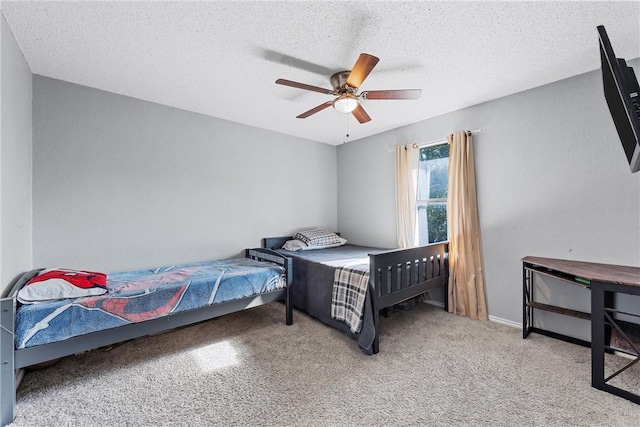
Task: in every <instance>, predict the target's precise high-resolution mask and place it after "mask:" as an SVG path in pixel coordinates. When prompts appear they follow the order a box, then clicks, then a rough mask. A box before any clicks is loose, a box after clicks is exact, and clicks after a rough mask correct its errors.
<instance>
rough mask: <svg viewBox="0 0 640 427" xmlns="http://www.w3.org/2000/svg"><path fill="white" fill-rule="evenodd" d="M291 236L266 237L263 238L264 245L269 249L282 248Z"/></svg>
mask: <svg viewBox="0 0 640 427" xmlns="http://www.w3.org/2000/svg"><path fill="white" fill-rule="evenodd" d="M287 240H291V236H281V237H265V238H264V239H262V247H263V248H267V249H280V248H281V247H282V245H284V244H285V242H286V241H287Z"/></svg>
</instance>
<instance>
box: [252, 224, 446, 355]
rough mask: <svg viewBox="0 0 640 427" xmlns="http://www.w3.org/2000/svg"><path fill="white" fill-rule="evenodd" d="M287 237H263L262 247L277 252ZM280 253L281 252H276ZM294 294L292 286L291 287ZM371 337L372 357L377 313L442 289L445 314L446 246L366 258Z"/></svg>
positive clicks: (377, 339) (375, 349) (377, 336)
mask: <svg viewBox="0 0 640 427" xmlns="http://www.w3.org/2000/svg"><path fill="white" fill-rule="evenodd" d="M287 240H291V237H290V236H284V237H266V238H264V239H263V240H262V245H263V246H264V247H265V248H269V249H274V250H275V249H279V248H282V245H284V243H285V242H286V241H287ZM280 253H282V252H280ZM291 285H292V287H293V288H294V292H295V283H292V284H291ZM369 286H370V290H371V296H372V299H373V300H372V301H371V305H372V309H373V323H374V327H375V338H374V341H373V354H376V353H378V352H379V351H380V312H381V311H383V310H385V309H387V308H389V307H392V306H394V305H396V304H398V303H401V302H403V301H406V300H408V299H411V298H414V297H417V296H419V295H421V294H423V293H424V292H427V291H429V290H431V289H435V288H438V287H441V286H442V287H444V310H445V311H449V298H448V297H449V292H448V288H449V243H448V242H441V243H433V244H430V245H425V246H418V247H415V248H408V249H396V250H390V251H386V252H382V253H377V254H370V255H369Z"/></svg>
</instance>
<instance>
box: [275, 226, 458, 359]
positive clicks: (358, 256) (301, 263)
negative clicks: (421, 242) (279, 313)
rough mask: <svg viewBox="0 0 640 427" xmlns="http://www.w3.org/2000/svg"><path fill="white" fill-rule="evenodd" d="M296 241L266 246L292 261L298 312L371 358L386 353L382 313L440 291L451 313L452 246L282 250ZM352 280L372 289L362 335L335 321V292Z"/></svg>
mask: <svg viewBox="0 0 640 427" xmlns="http://www.w3.org/2000/svg"><path fill="white" fill-rule="evenodd" d="M290 239H291V237H290V236H285V237H267V238H264V239H263V241H262V246H263V247H265V248H268V249H273V250H276V251H278V253H280V254H282V255H283V256H286V257H289V258H291V259H292V261H293V280H292V283H291V300H292V303H293V305H294V307H296V308H299V309H301V310H302V311H305V312H306V313H308V314H310V315H311V316H313V317H315V318H317V319H319V320H320V321H322V322H323V323H326V324H327V325H329V326H332V327H334V328H336V329H338V330H340V331H343V332H344V333H346V334H347V335H349V336H350V337H352V338H354V339H355V340H357V342H358V346H359V347H360V348H361V349H362V351H363V352H365V353H367V354H375V353H378V352H379V351H380V329H381V325H380V312H381V311H382V312H385V309H388V308H391V307H393V306H394V305H396V304H398V303H401V302H403V301H406V300H408V299H411V298H414V297H417V296H420V295H422V294H423V293H425V292H427V291H430V290H432V289H435V288H438V287H444V288H445V292H444V309H445V311H446V310H448V292H447V286H448V280H449V269H448V259H449V256H448V255H449V244H448V243H447V242H443V243H435V244H431V245H425V246H419V247H415V248H409V249H396V250H385V249H380V248H373V247H366V246H357V245H351V244H344V245H341V246H337V247H331V248H326V249H312V250H300V251H290V250H286V249H282V247H283V246H284V245H285V243H286V242H287V241H289V240H290ZM340 273H343V274H340ZM347 275H348V276H350V277H352V276H354V275H355V276H357V277H356V280H359V281H361V282H364V284H365V286H366V288H365V292H364V294H363V301H362V303H363V304H362V308H361V309H360V310H359V311H360V312H361V313H362V324H361V325H360V328H359V329H354V328H353V327H351V326H349V325H347V324H346V323H345V322H344V321H342V320H336V319H335V314H336V311H338V312H339V311H340V307H336V305H335V304H334V303H333V300H334V299H335V295H334V292H336V289H337V288H338V287H340V286H349V284H348V283H341V280H342V279H341V278H342V277H344V276H347ZM351 297H353V298H352V300H353V299H354V298H355V296H354V295H351ZM347 299H348V298H347ZM350 303H353V304H352V305H355V302H354V301H350V302H347V304H350Z"/></svg>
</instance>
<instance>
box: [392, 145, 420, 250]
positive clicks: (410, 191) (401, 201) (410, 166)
mask: <svg viewBox="0 0 640 427" xmlns="http://www.w3.org/2000/svg"><path fill="white" fill-rule="evenodd" d="M419 152H420V149H419V148H416V147H414V146H413V144H408V145H397V146H396V148H395V155H396V212H397V215H396V216H397V222H396V234H397V237H398V247H400V248H411V247H413V246H416V245H417V244H418V223H417V219H416V197H417V188H418V160H419V159H418V154H419Z"/></svg>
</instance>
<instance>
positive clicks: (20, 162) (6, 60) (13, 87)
mask: <svg viewBox="0 0 640 427" xmlns="http://www.w3.org/2000/svg"><path fill="white" fill-rule="evenodd" d="M0 27H2V28H1V29H0V31H1V34H2V36H1V41H0V44H1V46H2V49H1V50H2V61H1V62H2V64H1V67H0V68H1V71H0V73H1V85H0V87H1V90H0V96H1V100H0V102H1V105H2V107H1V110H0V116H1V120H0V122H1V125H0V129H1V130H0V159H1V160H0V291H3V290H4V289H5V288H6V287H8V285H9V284H10V283H11V281H12V280H13V279H14V278H15V277H16V276H17V275H18V274H20V273H22V272H24V271H26V270H29V269H30V268H31V267H32V226H31V218H32V203H31V186H32V183H31V92H32V90H31V81H32V80H31V70H30V68H29V65H28V64H27V62H26V61H25V59H24V57H23V56H22V52H21V51H20V48H19V47H18V44H17V43H16V41H15V39H14V38H13V34H11V30H10V29H9V26H8V25H7V23H6V21H5V20H4V16H2V17H1V18H0Z"/></svg>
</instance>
